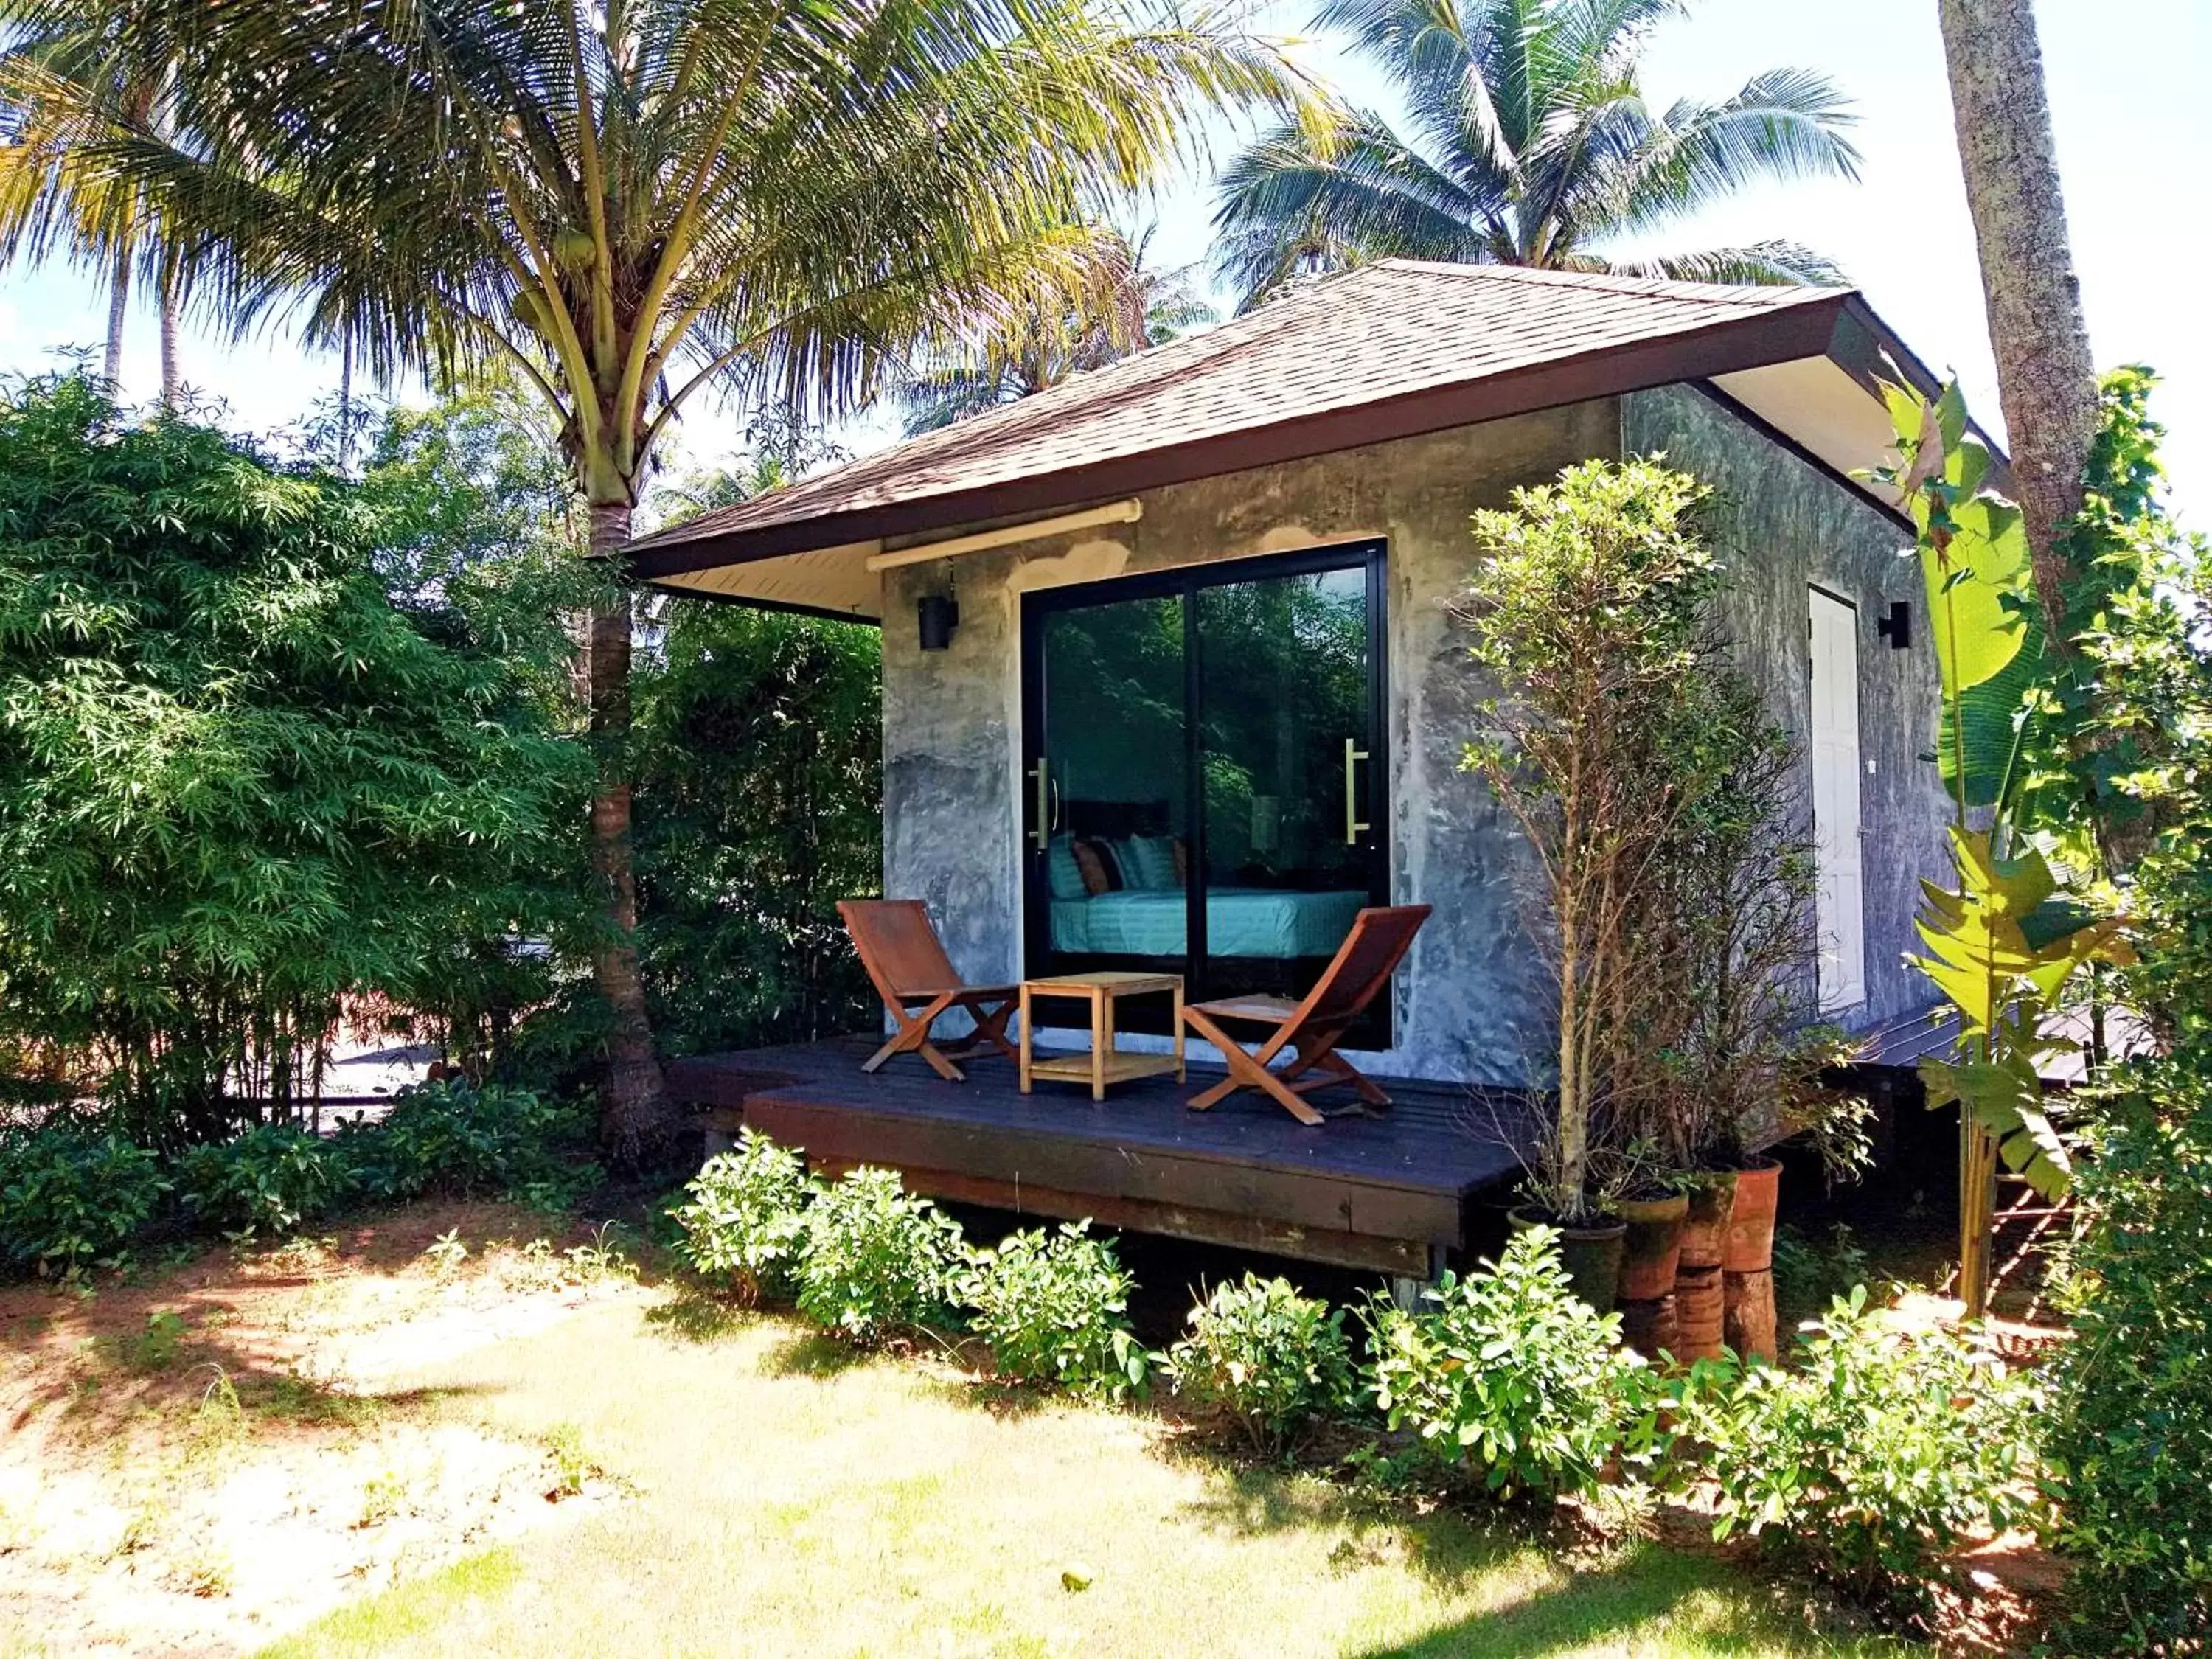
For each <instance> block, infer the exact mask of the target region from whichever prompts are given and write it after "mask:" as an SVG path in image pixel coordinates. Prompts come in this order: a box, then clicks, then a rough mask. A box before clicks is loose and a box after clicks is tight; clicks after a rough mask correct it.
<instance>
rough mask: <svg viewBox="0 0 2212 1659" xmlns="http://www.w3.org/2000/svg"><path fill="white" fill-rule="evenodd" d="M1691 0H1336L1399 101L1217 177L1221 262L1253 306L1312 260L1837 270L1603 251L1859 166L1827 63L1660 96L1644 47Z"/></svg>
mask: <svg viewBox="0 0 2212 1659" xmlns="http://www.w3.org/2000/svg"><path fill="white" fill-rule="evenodd" d="M1682 9H1683V8H1682V4H1681V0H1326V3H1325V5H1324V7H1323V9H1322V12H1321V14H1320V15H1319V16H1318V18H1317V19H1316V27H1317V28H1322V29H1328V30H1333V31H1342V32H1345V33H1348V34H1349V35H1350V37H1351V41H1352V49H1353V50H1354V51H1356V52H1358V53H1360V54H1361V55H1362V56H1363V57H1364V58H1367V59H1368V60H1369V61H1370V62H1371V63H1373V64H1376V66H1377V67H1379V68H1380V69H1381V70H1383V71H1384V72H1385V73H1386V74H1387V75H1388V76H1389V77H1390V80H1391V82H1392V83H1393V84H1394V85H1395V88H1397V91H1398V92H1399V94H1400V95H1401V98H1402V100H1403V102H1404V106H1405V110H1406V118H1407V136H1403V137H1401V134H1400V133H1399V131H1397V130H1395V129H1394V128H1393V127H1392V126H1391V125H1390V124H1389V121H1387V120H1386V119H1385V118H1383V116H1381V115H1378V114H1376V113H1374V112H1371V111H1368V110H1361V109H1352V108H1346V107H1341V106H1339V107H1336V108H1334V109H1332V110H1331V111H1329V112H1328V113H1327V114H1326V115H1325V116H1324V118H1322V119H1321V120H1320V121H1318V122H1306V123H1300V122H1296V121H1289V122H1285V124H1284V125H1282V126H1281V127H1280V128H1279V130H1278V131H1274V132H1273V133H1272V134H1269V135H1267V136H1266V137H1263V138H1261V141H1260V142H1259V143H1256V144H1255V145H1254V146H1253V147H1252V148H1251V149H1248V150H1246V151H1245V152H1244V153H1243V155H1240V156H1238V157H1237V159H1236V160H1235V161H1232V162H1231V164H1230V166H1229V167H1227V168H1226V169H1225V171H1224V173H1222V176H1221V179H1220V181H1219V185H1218V189H1219V207H1218V211H1217V213H1216V215H1215V218H1214V224H1215V227H1216V228H1217V230H1218V233H1219V240H1218V243H1217V245H1216V249H1215V264H1216V268H1217V269H1218V270H1219V271H1220V273H1221V274H1222V276H1223V277H1224V278H1225V280H1227V281H1229V282H1230V283H1232V284H1233V285H1234V286H1236V287H1237V289H1238V290H1239V291H1240V292H1241V293H1242V295H1243V304H1244V306H1245V307H1248V308H1249V307H1250V306H1252V305H1253V304H1255V303H1256V302H1257V301H1261V300H1262V299H1264V298H1266V297H1267V295H1268V294H1270V293H1271V292H1273V290H1275V289H1278V288H1279V287H1280V286H1281V285H1282V284H1283V283H1286V282H1288V281H1291V280H1292V279H1293V278H1295V277H1297V276H1301V275H1310V274H1313V273H1316V272H1320V271H1326V270H1339V269H1342V268H1344V267H1346V266H1349V265H1353V264H1360V263H1362V262H1364V261H1365V260H1369V259H1376V258H1388V257H1392V256H1395V257H1400V258H1419V259H1437V260H1445V261H1450V262H1454V263H1459V264H1510V265H1533V266H1537V267H1541V268H1542V269H1546V270H1582V271H1615V272H1624V273H1632V274H1635V275H1638V276H1674V277H1680V278H1685V279H1688V280H1692V281H1703V282H1732V283H1741V282H1748V283H1797V282H1824V281H1832V280H1834V278H1835V276H1836V271H1835V268H1834V267H1833V266H1832V265H1831V264H1829V263H1828V262H1827V261H1826V259H1824V258H1820V256H1819V255H1818V254H1815V253H1813V252H1810V251H1808V249H1805V248H1803V247H1800V246H1796V245H1795V244H1792V243H1790V242H1786V241H1780V240H1776V241H1764V242H1758V243H1754V244H1753V245H1751V246H1745V247H1721V248H1711V249H1706V250H1705V251H1702V252H1682V253H1676V254H1669V255H1663V256H1661V257H1658V258H1629V257H1625V256H1622V255H1619V254H1608V253H1607V252H1605V251H1604V250H1605V248H1606V246H1607V245H1608V244H1611V243H1613V242H1615V241H1617V240H1620V239H1622V238H1626V237H1630V236H1638V235H1642V234H1646V233H1649V232H1651V231H1654V230H1661V229H1664V228H1668V227H1669V226H1671V225H1673V224H1674V223H1675V222H1678V221H1680V220H1681V219H1682V218H1684V217H1686V216H1688V215H1690V214H1691V213H1692V212H1694V211H1695V210H1698V209H1699V208H1701V207H1703V206H1705V205H1706V204H1708V203H1711V202H1713V201H1717V200H1718V199H1720V198H1721V197H1724V196H1727V195H1728V194H1729V193H1730V192H1731V191H1736V190H1740V189H1741V188H1742V187H1743V186H1744V185H1747V184H1748V183H1750V182H1751V181H1753V179H1763V178H1764V179H1778V178H1785V179H1786V178H1794V177H1800V176H1805V175H1814V174H1822V173H1827V174H1836V175H1840V176H1842V177H1845V178H1850V177H1855V176H1856V167H1857V159H1858V156H1857V151H1856V150H1854V149H1852V148H1851V146H1850V143H1849V142H1848V141H1847V140H1846V139H1845V138H1844V136H1843V131H1844V128H1845V127H1846V126H1848V125H1850V121H1851V117H1850V115H1849V114H1848V113H1847V106H1846V104H1845V100H1844V98H1843V96H1842V95H1841V94H1839V93H1838V91H1837V90H1836V88H1834V86H1833V85H1832V83H1831V82H1829V81H1828V80H1827V79H1826V77H1824V76H1819V75H1815V74H1812V73H1810V72H1808V71H1806V70H1786V69H1785V70H1767V71H1766V72H1765V73H1764V74H1761V75H1756V76H1753V77H1752V78H1751V79H1750V80H1749V81H1747V82H1745V83H1744V85H1743V87H1742V88H1741V89H1740V90H1738V91H1737V92H1736V93H1735V94H1733V95H1731V96H1729V97H1728V98H1724V99H1723V100H1720V101H1719V102H1718V103H1705V102H1700V101H1697V100H1680V101H1678V102H1676V103H1674V104H1673V105H1671V106H1668V108H1667V109H1665V110H1663V111H1661V110H1655V109H1654V108H1652V107H1651V106H1650V104H1648V103H1647V102H1646V101H1645V100H1644V94H1643V90H1642V88H1641V86H1640V84H1639V82H1638V58H1639V57H1640V56H1641V54H1642V52H1643V49H1644V45H1645V42H1646V40H1648V38H1649V35H1650V30H1651V28H1652V27H1653V26H1654V25H1655V24H1656V23H1657V22H1658V21H1660V20H1662V19H1663V18H1666V17H1668V16H1672V15H1677V14H1678V13H1680V11H1681V10H1682Z"/></svg>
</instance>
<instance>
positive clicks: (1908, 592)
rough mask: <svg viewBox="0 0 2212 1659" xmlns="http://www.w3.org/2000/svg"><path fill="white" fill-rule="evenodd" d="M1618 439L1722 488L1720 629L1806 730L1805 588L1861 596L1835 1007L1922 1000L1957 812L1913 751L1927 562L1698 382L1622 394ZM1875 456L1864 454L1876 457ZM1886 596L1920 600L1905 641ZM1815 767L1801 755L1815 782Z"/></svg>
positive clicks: (1925, 656)
mask: <svg viewBox="0 0 2212 1659" xmlns="http://www.w3.org/2000/svg"><path fill="white" fill-rule="evenodd" d="M1621 436H1622V443H1623V445H1624V447H1625V450H1626V453H1631V454H1648V453H1652V452H1654V451H1664V452H1665V453H1666V456H1667V459H1668V462H1669V463H1671V464H1672V465H1675V466H1678V467H1680V468H1681V469H1682V470H1683V471H1687V472H1692V473H1694V474H1696V475H1697V476H1698V477H1700V478H1702V479H1704V480H1705V482H1706V483H1710V484H1711V485H1712V486H1713V488H1714V490H1715V492H1716V494H1717V498H1718V507H1719V514H1718V523H1719V530H1718V532H1717V539H1718V541H1719V544H1720V546H1719V549H1718V550H1719V552H1720V555H1721V556H1722V557H1723V559H1724V560H1725V561H1726V562H1728V564H1729V566H1730V567H1731V574H1730V578H1729V583H1728V586H1727V589H1726V598H1725V599H1724V601H1723V617H1724V619H1725V621H1726V624H1727V626H1728V629H1729V633H1730V635H1731V636H1732V637H1733V639H1734V641H1735V645H1736V648H1737V650H1738V651H1739V653H1741V658H1742V660H1743V662H1744V664H1745V665H1746V666H1747V668H1749V669H1750V670H1751V671H1752V672H1753V673H1754V674H1756V675H1757V676H1758V677H1759V678H1760V679H1761V680H1762V681H1764V682H1765V684H1766V685H1767V686H1768V687H1770V688H1771V692H1772V695H1773V696H1774V698H1775V701H1776V706H1777V708H1778V709H1779V711H1780V712H1781V714H1782V715H1783V717H1784V720H1787V721H1788V723H1789V726H1790V730H1791V731H1793V732H1796V734H1797V735H1798V737H1799V738H1801V739H1802V738H1804V737H1805V735H1806V730H1807V726H1808V721H1809V719H1810V709H1811V702H1812V673H1813V669H1812V656H1811V643H1810V640H1809V637H1808V605H1809V603H1810V602H1809V599H1808V595H1807V590H1808V587H1811V586H1815V585H1817V586H1820V587H1824V588H1826V589H1827V590H1828V591H1829V592H1832V593H1834V594H1836V595H1837V596H1838V597H1839V598H1842V599H1850V600H1852V601H1853V602H1854V603H1856V604H1857V606H1858V608H1859V623H1860V633H1859V641H1858V656H1859V752H1860V755H1861V757H1862V758H1863V761H1865V762H1868V763H1871V764H1872V768H1873V769H1872V771H1871V772H1868V773H1863V774H1862V775H1861V777H1860V779H1859V811H1860V817H1861V820H1862V823H1863V827H1864V829H1865V830H1866V836H1865V839H1864V841H1863V843H1862V845H1863V853H1862V859H1861V862H1862V864H1863V868H1864V872H1865V882H1866V896H1865V906H1866V989H1867V1000H1866V1002H1865V1004H1864V1005H1863V1006H1861V1007H1859V1008H1857V1009H1848V1010H1839V1011H1838V1012H1836V1014H1835V1015H1834V1018H1837V1019H1838V1020H1839V1021H1840V1022H1841V1023H1843V1024H1848V1025H1854V1026H1857V1025H1864V1024H1872V1023H1875V1022H1876V1021H1880V1020H1883V1019H1887V1018H1894V1017H1895V1016H1897V1015H1899V1014H1904V1013H1908V1012H1912V1011H1913V1010H1916V1009H1918V1008H1923V1007H1925V1006H1927V1005H1928V1004H1929V1002H1930V1001H1931V1000H1933V993H1932V991H1931V989H1930V987H1929V984H1928V982H1927V981H1926V980H1924V979H1923V978H1922V977H1921V975H1919V974H1918V973H1917V972H1916V971H1915V970H1913V969H1909V968H1907V967H1906V966H1905V963H1904V961H1903V954H1904V952H1905V951H1907V950H1909V949H1912V948H1914V947H1915V946H1917V943H1918V941H1917V938H1916V937H1915V935H1914V933H1913V932H1912V913H1913V910H1914V908H1916V907H1917V904H1918V902H1919V896H1920V893H1919V886H1918V878H1920V877H1921V876H1923V875H1928V876H1934V875H1937V874H1940V873H1941V872H1942V869H1943V860H1944V847H1943V831H1944V827H1945V825H1947V824H1948V823H1949V822H1950V811H1949V809H1948V806H1947V805H1946V804H1945V800H1944V795H1943V787H1942V781H1941V780H1940V779H1939V778H1938V776H1937V775H1936V766H1935V763H1933V762H1932V761H1923V760H1922V759H1921V758H1920V756H1921V755H1922V754H1923V753H1924V752H1925V751H1926V750H1927V749H1928V747H1929V743H1930V741H1931V740H1932V738H1933V736H1934V732H1935V720H1936V702H1937V697H1938V694H1939V691H1940V689H1941V673H1942V671H1941V670H1940V669H1939V668H1938V666H1937V665H1936V653H1935V650H1934V648H1933V647H1932V646H1931V645H1930V643H1929V638H1928V617H1927V609H1928V607H1927V604H1926V601H1925V596H1924V595H1923V592H1922V589H1921V582H1920V573H1919V567H1918V566H1917V564H1915V563H1914V562H1912V561H1911V559H1909V558H1905V557H1901V556H1900V553H1901V552H1902V551H1903V550H1905V549H1908V548H1910V547H1911V540H1912V538H1911V532H1910V531H1908V530H1906V529H1905V527H1904V526H1903V525H1902V524H1900V523H1899V522H1898V521H1897V520H1893V519H1891V518H1889V517H1888V516H1887V514H1885V513H1881V512H1880V511H1878V510H1876V509H1875V507H1873V506H1872V505H1871V504H1870V503H1869V502H1868V501H1866V500H1865V498H1864V497H1863V496H1861V495H1858V494H1857V491H1855V490H1853V489H1850V487H1849V486H1848V485H1845V484H1844V483H1838V481H1837V480H1836V479H1834V478H1833V477H1830V476H1829V475H1828V474H1826V473H1825V472H1823V471H1821V470H1820V469H1819V468H1818V467H1815V466H1814V465H1811V464H1810V463H1809V462H1807V461H1804V460H1802V459H1799V458H1798V457H1797V456H1796V455H1795V454H1794V453H1791V452H1790V451H1789V450H1787V449H1784V448H1783V447H1780V446H1778V445H1777V444H1775V443H1773V442H1772V441H1771V440H1769V439H1768V438H1767V437H1766V436H1765V435H1764V434H1763V433H1761V432H1759V430H1758V429H1757V428H1753V427H1752V426H1750V425H1748V424H1747V423H1746V422H1744V421H1743V420H1741V418H1739V417H1738V416H1736V415H1735V414H1734V413H1733V412H1732V411H1731V410H1729V408H1728V407H1727V406H1726V405H1724V404H1722V403H1720V402H1719V401H1718V400H1717V399H1716V398H1712V397H1710V396H1708V395H1706V394H1705V393H1703V392H1699V391H1697V390H1695V389H1693V388H1692V387H1689V386H1665V387H1662V388H1660V389H1659V390H1657V391H1654V392H1638V393H1635V394H1633V395H1632V396H1629V397H1627V398H1622V399H1621ZM1879 459H1881V458H1880V457H1877V456H1869V457H1868V458H1867V462H1868V465H1874V464H1875V462H1876V461H1878V460H1879ZM1893 599H1904V600H1906V601H1908V602H1909V603H1910V604H1911V606H1912V611H1913V617H1912V620H1913V629H1914V635H1915V637H1914V640H1913V643H1912V647H1911V649H1910V650H1904V651H1899V650H1893V649H1892V648H1891V647H1890V645H1889V643H1888V641H1886V640H1881V639H1879V638H1877V637H1876V636H1875V617H1877V616H1878V615H1883V614H1887V611H1888V609H1889V603H1890V601H1891V600H1893ZM1811 766H1812V763H1811V762H1810V760H1809V759H1808V760H1807V761H1806V763H1805V772H1804V777H1805V783H1806V787H1807V789H1808V792H1809V790H1810V787H1811V776H1812V772H1811ZM1808 799H1809V794H1808Z"/></svg>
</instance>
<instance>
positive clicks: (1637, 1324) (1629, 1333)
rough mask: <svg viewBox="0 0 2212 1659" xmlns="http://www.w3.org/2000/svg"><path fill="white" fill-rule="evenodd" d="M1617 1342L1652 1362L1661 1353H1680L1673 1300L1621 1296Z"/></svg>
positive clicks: (1670, 1298)
mask: <svg viewBox="0 0 2212 1659" xmlns="http://www.w3.org/2000/svg"><path fill="white" fill-rule="evenodd" d="M1620 1340H1622V1341H1623V1342H1626V1344H1627V1345H1628V1346H1630V1347H1632V1348H1633V1349H1635V1350H1636V1352H1638V1353H1640V1354H1642V1355H1643V1356H1644V1358H1646V1359H1649V1360H1652V1361H1654V1362H1656V1361H1657V1360H1658V1358H1659V1357H1660V1356H1661V1355H1662V1354H1672V1353H1679V1352H1680V1351H1681V1338H1680V1333H1679V1328H1678V1326H1677V1323H1676V1320H1675V1313H1674V1297H1671V1296H1659V1297H1650V1298H1649V1299H1645V1300H1637V1301H1632V1300H1630V1299H1629V1298H1627V1297H1622V1298H1621V1303H1620Z"/></svg>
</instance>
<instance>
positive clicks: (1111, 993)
mask: <svg viewBox="0 0 2212 1659" xmlns="http://www.w3.org/2000/svg"><path fill="white" fill-rule="evenodd" d="M1163 992H1164V993H1165V994H1168V995H1170V996H1171V997H1173V998H1174V999H1175V1028H1174V1029H1175V1052H1174V1053H1173V1054H1128V1053H1126V1052H1124V1051H1123V1050H1121V1049H1120V1048H1115V1046H1114V1004H1115V1001H1116V1000H1118V999H1119V998H1121V997H1139V996H1157V995H1159V994H1162V993H1163ZM1040 997H1079V998H1081V999H1083V1000H1085V1001H1086V1002H1088V1003H1089V1004H1090V1005H1091V1052H1090V1053H1089V1054H1068V1055H1065V1056H1063V1057H1061V1058H1060V1059H1056V1060H1054V1059H1047V1060H1038V1059H1036V1058H1035V1057H1034V1055H1033V1054H1031V1052H1030V1043H1031V1041H1032V1034H1033V1033H1034V1032H1035V1031H1036V1021H1035V1019H1034V1018H1032V1017H1031V1015H1030V1005H1031V1003H1032V1002H1033V1001H1034V1000H1036V999H1037V998H1040ZM1166 1072H1173V1073H1175V1075H1176V1082H1178V1083H1181V1082H1182V1080H1183V1064H1182V975H1180V974H1131V973H1120V972H1110V973H1100V974H1053V975H1048V976H1046V977H1045V978H1043V979H1025V980H1024V981H1022V1092H1023V1093H1024V1094H1027V1093H1029V1092H1030V1080H1031V1079H1035V1078H1041V1077H1042V1078H1058V1079H1065V1080H1066V1081H1067V1082H1070V1083H1088V1084H1089V1085H1091V1099H1093V1100H1103V1099H1105V1098H1106V1085H1108V1084H1109V1083H1127V1082H1128V1081H1129V1080H1130V1079H1133V1078H1140V1077H1158V1076H1159V1075H1160V1074H1161V1073H1166Z"/></svg>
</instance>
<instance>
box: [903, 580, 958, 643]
mask: <svg viewBox="0 0 2212 1659" xmlns="http://www.w3.org/2000/svg"><path fill="white" fill-rule="evenodd" d="M914 611H915V619H916V620H917V621H918V622H919V623H921V648H922V649H923V650H925V651H942V650H944V649H945V647H947V646H949V645H951V643H952V630H953V629H956V628H957V627H959V626H960V601H959V600H957V599H954V598H953V597H952V595H951V594H950V593H925V594H923V595H922V596H921V599H919V600H917V601H915V607H914Z"/></svg>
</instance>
